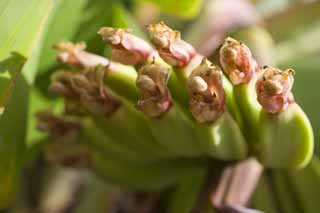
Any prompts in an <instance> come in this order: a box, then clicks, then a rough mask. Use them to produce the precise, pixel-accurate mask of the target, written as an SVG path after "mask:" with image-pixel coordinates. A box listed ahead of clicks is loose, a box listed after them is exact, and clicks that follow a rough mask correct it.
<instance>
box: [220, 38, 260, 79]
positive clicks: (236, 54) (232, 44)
mask: <svg viewBox="0 0 320 213" xmlns="http://www.w3.org/2000/svg"><path fill="white" fill-rule="evenodd" d="M220 63H221V65H222V68H223V71H224V72H225V74H226V75H227V76H228V77H229V79H230V81H231V82H232V83H233V84H234V85H238V84H246V83H249V81H250V80H251V79H252V77H253V75H254V74H255V72H256V71H257V69H258V65H257V62H256V61H255V60H254V58H253V57H252V54H251V51H250V49H249V48H248V47H247V46H246V45H245V44H243V43H242V42H239V41H237V40H235V39H233V38H230V37H228V38H226V39H225V42H224V44H223V45H222V47H221V49H220Z"/></svg>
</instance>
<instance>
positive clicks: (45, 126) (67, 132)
mask: <svg viewBox="0 0 320 213" xmlns="http://www.w3.org/2000/svg"><path fill="white" fill-rule="evenodd" d="M36 117H37V127H38V129H39V130H41V131H43V132H47V133H48V134H49V135H51V136H54V137H64V138H69V139H71V138H74V137H76V136H77V135H78V134H79V132H80V130H81V125H80V123H77V122H75V121H71V120H67V119H63V118H61V117H58V116H56V115H54V114H53V113H52V112H51V111H42V112H38V113H37V114H36Z"/></svg>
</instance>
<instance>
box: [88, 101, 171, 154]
mask: <svg viewBox="0 0 320 213" xmlns="http://www.w3.org/2000/svg"><path fill="white" fill-rule="evenodd" d="M146 119H147V118H145V117H144V115H143V114H142V113H141V112H138V111H137V110H136V109H134V107H133V106H130V105H129V104H125V106H122V107H120V108H119V109H118V110H117V111H115V112H114V113H113V114H112V115H110V116H109V117H106V118H105V117H95V118H94V121H95V122H96V123H97V125H98V126H99V127H100V128H101V129H102V130H103V131H105V132H106V133H107V134H108V135H109V136H110V138H112V139H113V140H115V141H117V142H119V143H121V144H123V145H124V146H127V147H128V148H130V149H131V150H132V151H134V152H137V153H140V154H141V155H142V156H144V157H146V158H149V159H151V158H154V159H168V158H172V157H175V154H173V153H172V152H170V150H169V149H167V148H166V147H164V146H163V145H162V144H160V142H158V139H155V137H154V136H153V135H152V134H151V132H150V130H149V124H148V121H147V120H146ZM171 137H174V136H171Z"/></svg>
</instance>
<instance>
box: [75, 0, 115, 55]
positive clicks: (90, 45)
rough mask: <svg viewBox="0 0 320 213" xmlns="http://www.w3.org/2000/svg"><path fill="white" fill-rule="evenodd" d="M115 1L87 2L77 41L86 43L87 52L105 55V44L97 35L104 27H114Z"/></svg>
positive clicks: (90, 0) (78, 28) (76, 36)
mask: <svg viewBox="0 0 320 213" xmlns="http://www.w3.org/2000/svg"><path fill="white" fill-rule="evenodd" d="M114 8H115V6H114V0H87V3H86V5H85V8H84V9H83V11H82V14H81V22H80V25H79V26H77V33H76V34H75V36H74V38H73V39H74V40H75V41H85V42H86V44H87V50H88V51H90V52H94V53H100V54H101V53H103V51H104V48H105V44H104V42H103V41H102V39H101V36H100V35H98V34H97V32H98V30H99V29H100V28H101V27H103V26H110V25H112V23H111V22H112V10H113V9H114Z"/></svg>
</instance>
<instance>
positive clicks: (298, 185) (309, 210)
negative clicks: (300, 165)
mask: <svg viewBox="0 0 320 213" xmlns="http://www.w3.org/2000/svg"><path fill="white" fill-rule="evenodd" d="M289 180H290V182H291V183H292V185H293V188H294V191H295V194H296V196H297V198H298V199H299V200H300V203H301V206H302V209H303V212H304V213H318V212H319V210H320V201H319V197H320V161H319V159H318V158H316V157H314V158H313V159H312V161H311V162H310V164H309V165H308V166H307V167H306V168H304V169H302V170H299V171H293V172H289Z"/></svg>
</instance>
